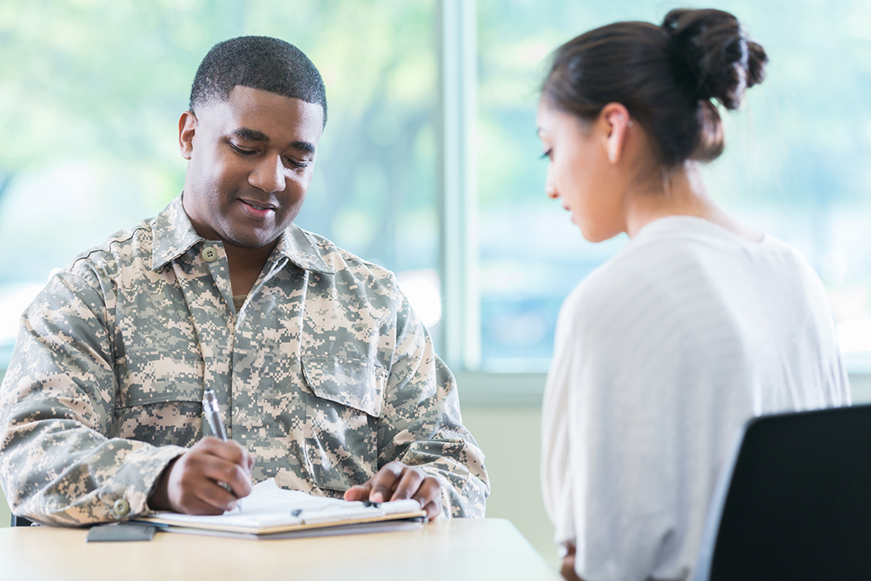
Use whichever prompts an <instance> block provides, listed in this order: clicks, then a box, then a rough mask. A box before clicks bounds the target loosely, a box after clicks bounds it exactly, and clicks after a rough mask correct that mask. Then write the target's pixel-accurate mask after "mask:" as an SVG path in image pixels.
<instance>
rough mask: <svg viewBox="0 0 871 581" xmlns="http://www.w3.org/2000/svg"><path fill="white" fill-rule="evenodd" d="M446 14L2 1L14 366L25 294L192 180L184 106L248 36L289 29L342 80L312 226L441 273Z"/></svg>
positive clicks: (312, 5) (400, 5) (319, 171)
mask: <svg viewBox="0 0 871 581" xmlns="http://www.w3.org/2000/svg"><path fill="white" fill-rule="evenodd" d="M434 10H435V1H434V0H432V1H424V2H414V3H406V2H402V1H400V0H378V1H372V2H347V1H338V0H321V1H296V2H280V1H259V2H245V1H238V0H210V1H206V0H183V1H178V0H173V1H169V0H155V1H152V2H136V1H133V0H64V1H62V0H33V1H29V2H26V3H25V2H5V3H2V4H0V101H2V103H3V106H2V108H0V131H2V133H3V135H5V136H6V139H4V140H3V142H2V143H0V247H2V248H3V249H4V252H3V253H0V368H2V367H4V365H5V359H4V349H5V350H6V353H5V356H6V357H8V350H9V349H10V348H11V341H12V340H14V336H12V337H10V336H9V333H8V331H7V333H6V336H3V333H4V331H5V330H6V329H4V328H3V326H4V322H5V323H6V325H7V329H8V326H9V325H10V324H12V325H13V326H17V325H16V322H17V317H18V314H19V313H20V310H21V308H23V307H24V304H21V300H22V298H21V297H23V296H28V297H29V296H32V294H33V292H35V291H34V289H35V288H38V287H40V286H42V285H43V284H44V283H45V281H46V279H47V278H48V276H49V273H50V272H51V270H52V269H55V268H63V267H64V266H66V265H67V264H68V263H69V262H70V260H71V259H72V258H73V257H75V256H76V255H77V254H78V253H79V252H82V251H84V250H85V249H86V248H88V247H90V246H93V245H96V244H99V243H101V242H102V241H103V240H105V239H106V238H107V237H108V236H109V234H111V233H112V232H114V231H116V230H119V229H122V228H127V227H131V226H133V225H135V224H136V223H137V222H139V221H140V220H142V219H145V218H148V217H151V216H154V215H155V214H156V213H157V212H159V211H160V209H161V208H162V207H163V206H164V205H165V204H167V203H168V202H169V201H170V200H171V199H172V198H174V197H175V196H177V195H178V193H179V192H180V191H181V188H182V185H183V182H184V172H185V163H184V160H183V159H182V158H181V156H180V155H179V154H178V146H177V131H178V130H177V123H178V118H179V115H180V114H181V112H182V111H183V110H185V109H187V105H188V98H189V92H190V84H191V81H192V80H193V76H194V73H195V72H196V69H197V66H198V65H199V62H200V61H201V60H202V58H203V56H205V54H206V52H207V51H208V50H209V48H211V47H212V46H213V45H214V44H215V43H217V42H220V41H221V40H225V39H227V38H231V37H234V36H240V35H247V34H256V35H268V36H275V37H278V38H282V39H284V40H287V41H288V42H291V43H292V44H295V45H296V46H298V47H299V48H300V49H301V50H303V52H305V53H306V54H307V55H308V56H309V57H310V58H311V59H312V61H313V62H314V63H315V64H316V66H318V68H319V69H320V71H321V74H322V76H323V77H324V81H325V84H326V88H327V100H328V109H329V120H328V123H327V126H326V129H325V133H324V137H323V139H322V141H321V147H320V149H319V153H318V164H317V167H316V170H315V177H314V180H313V183H312V186H311V188H310V191H309V195H308V199H307V201H306V205H305V206H304V209H303V212H302V213H301V215H300V217H299V218H298V219H297V223H298V224H300V225H301V226H302V227H304V228H306V229H310V230H313V231H315V232H317V233H319V234H322V235H324V236H327V237H328V238H331V239H332V240H333V241H334V242H336V243H337V244H338V245H339V246H342V247H344V248H346V249H348V250H350V251H351V252H354V253H356V254H359V255H360V256H361V257H363V258H365V259H367V260H372V261H374V262H376V263H379V264H382V265H385V266H387V267H389V268H391V269H394V270H397V271H414V270H418V269H423V270H430V271H432V270H434V269H435V267H436V264H437V260H438V239H437V236H438V212H437V208H436V205H435V204H436V180H435V171H436V168H435V164H436V145H435V129H434V123H435V121H436V105H437V61H436V55H435V38H434V35H435V22H434ZM4 299H5V301H4ZM4 302H5V307H4ZM12 303H15V304H14V305H13V306H14V308H13V307H10V306H9V305H10V304H12ZM25 304H26V303H25ZM10 321H12V322H11V323H10ZM4 341H5V343H4Z"/></svg>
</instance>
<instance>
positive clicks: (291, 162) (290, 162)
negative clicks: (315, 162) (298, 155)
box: [284, 157, 308, 169]
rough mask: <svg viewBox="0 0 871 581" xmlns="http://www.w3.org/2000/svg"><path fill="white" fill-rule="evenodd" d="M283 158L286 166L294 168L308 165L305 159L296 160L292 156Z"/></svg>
mask: <svg viewBox="0 0 871 581" xmlns="http://www.w3.org/2000/svg"><path fill="white" fill-rule="evenodd" d="M284 160H285V163H286V164H287V167H292V168H294V169H302V168H304V167H306V166H307V165H308V162H307V161H296V160H295V159H293V158H292V157H285V158H284Z"/></svg>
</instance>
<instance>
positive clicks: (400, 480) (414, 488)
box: [345, 461, 442, 518]
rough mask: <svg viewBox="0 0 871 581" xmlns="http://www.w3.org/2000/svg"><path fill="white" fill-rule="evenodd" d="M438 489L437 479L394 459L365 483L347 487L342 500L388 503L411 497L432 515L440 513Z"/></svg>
mask: <svg viewBox="0 0 871 581" xmlns="http://www.w3.org/2000/svg"><path fill="white" fill-rule="evenodd" d="M440 490H441V484H440V483H439V481H438V479H436V478H434V477H432V476H427V475H426V473H425V472H424V471H423V470H421V469H420V468H416V467H414V466H406V465H405V464H403V463H402V462H395V461H394V462H390V463H389V464H386V465H384V467H383V468H381V470H379V471H378V473H377V474H375V476H373V477H372V478H371V479H370V480H369V482H367V483H366V484H362V485H357V486H352V487H351V488H349V489H348V490H346V491H345V500H368V501H370V502H387V501H390V500H405V499H407V498H413V499H415V500H416V501H418V502H419V503H420V506H421V507H422V508H423V509H424V510H425V511H426V516H427V517H429V518H435V517H436V516H438V515H439V514H440V513H441V512H442V503H441V494H440Z"/></svg>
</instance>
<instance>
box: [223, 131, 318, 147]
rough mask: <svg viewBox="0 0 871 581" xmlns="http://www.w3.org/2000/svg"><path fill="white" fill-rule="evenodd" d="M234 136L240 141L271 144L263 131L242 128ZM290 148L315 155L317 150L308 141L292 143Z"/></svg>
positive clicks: (234, 132)
mask: <svg viewBox="0 0 871 581" xmlns="http://www.w3.org/2000/svg"><path fill="white" fill-rule="evenodd" d="M233 135H235V136H236V137H238V138H239V139H244V140H246V141H260V142H262V143H269V136H268V135H266V134H265V133H263V132H262V131H257V130H255V129H248V128H247V127H240V128H239V129H236V130H235V131H233ZM288 147H291V148H293V149H298V150H300V151H304V152H305V153H314V152H315V149H316V148H315V146H314V144H313V143H309V142H308V141H291V142H290V143H289V144H288Z"/></svg>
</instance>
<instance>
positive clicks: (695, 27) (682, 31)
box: [542, 9, 768, 169]
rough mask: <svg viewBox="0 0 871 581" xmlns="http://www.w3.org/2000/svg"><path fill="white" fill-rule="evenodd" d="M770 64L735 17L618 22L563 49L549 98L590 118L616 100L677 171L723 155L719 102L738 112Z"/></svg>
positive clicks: (674, 14)
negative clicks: (691, 162) (692, 162)
mask: <svg viewBox="0 0 871 581" xmlns="http://www.w3.org/2000/svg"><path fill="white" fill-rule="evenodd" d="M767 61H768V57H767V56H766V55H765V50H763V48H762V47H761V46H760V45H759V44H757V43H755V42H753V41H751V40H749V39H748V38H747V36H746V35H745V34H744V32H743V31H742V29H741V25H740V23H739V22H738V20H737V19H736V18H735V17H734V16H732V15H731V14H729V13H728V12H723V11H721V10H684V9H679V10H672V11H671V12H669V13H668V14H667V15H666V16H665V20H664V21H663V23H662V25H661V26H656V25H654V24H650V23H646V22H616V23H614V24H609V25H607V26H603V27H601V28H597V29H595V30H591V31H589V32H586V33H584V34H582V35H580V36H578V37H576V38H574V39H572V40H570V41H569V42H567V43H565V44H564V45H562V46H561V47H559V48H558V49H557V50H556V52H555V53H554V56H553V62H552V64H551V69H550V73H549V74H548V75H547V78H546V79H545V81H544V84H543V86H542V97H543V98H544V99H546V100H547V102H548V103H549V104H550V105H551V106H553V107H556V108H557V109H560V110H562V111H564V112H566V113H570V114H573V115H576V116H577V117H580V118H582V119H586V120H592V119H595V118H596V117H597V116H598V115H599V113H600V112H601V110H602V108H603V107H604V106H605V105H607V104H608V103H615V102H616V103H621V104H623V105H624V106H625V107H626V109H627V110H628V111H629V114H630V115H631V116H632V117H633V118H634V119H635V121H636V122H637V123H639V124H640V125H641V126H642V127H643V128H644V129H645V130H646V132H647V133H648V135H649V136H650V138H651V142H652V144H653V147H654V150H655V151H654V153H655V154H656V156H657V158H658V161H659V163H660V164H662V165H663V166H664V167H665V168H666V169H672V168H674V167H676V166H678V165H679V164H681V163H683V162H684V161H686V160H688V159H694V160H699V161H711V160H713V159H716V158H717V157H718V156H719V155H720V154H721V153H722V152H723V147H724V139H723V126H722V120H721V119H720V114H719V113H718V111H717V106H716V104H715V103H714V102H713V100H716V101H719V103H720V104H721V105H722V106H724V107H725V108H726V109H736V108H737V107H738V105H739V104H740V102H741V99H742V97H743V96H744V90H745V89H747V88H749V87H752V86H753V85H757V84H759V83H761V82H762V80H763V78H764V76H765V72H764V67H765V63H766V62H767Z"/></svg>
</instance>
